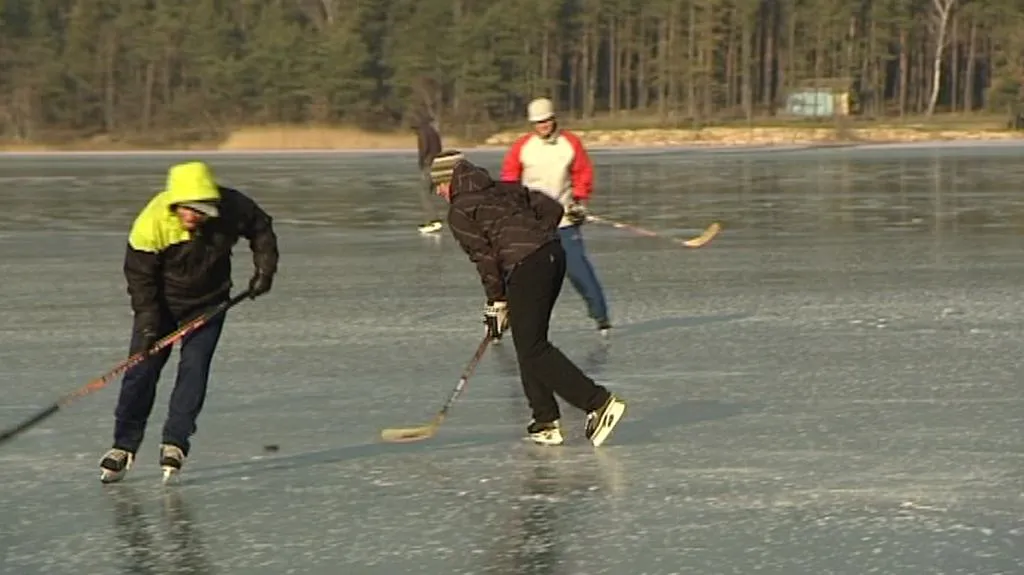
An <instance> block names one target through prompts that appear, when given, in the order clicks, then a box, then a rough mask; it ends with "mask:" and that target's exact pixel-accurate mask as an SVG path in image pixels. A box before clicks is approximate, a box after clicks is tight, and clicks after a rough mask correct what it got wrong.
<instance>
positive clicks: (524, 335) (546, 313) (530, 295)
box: [506, 240, 609, 423]
mask: <svg viewBox="0 0 1024 575" xmlns="http://www.w3.org/2000/svg"><path fill="white" fill-rule="evenodd" d="M564 279H565V252H564V251H563V250H562V245H561V243H560V242H558V241H557V240H556V241H552V242H550V243H548V244H546V245H544V246H542V247H541V248H540V249H538V250H537V251H535V252H534V253H533V254H531V255H529V256H527V257H526V259H524V260H523V261H522V262H521V263H520V264H519V265H518V266H517V267H516V268H515V269H514V270H513V271H512V273H511V274H510V275H509V277H508V281H507V282H506V295H507V297H508V314H509V325H510V326H511V328H512V342H513V344H514V345H515V348H516V356H517V357H518V359H519V376H520V378H521V379H522V382H523V391H524V392H525V393H526V400H527V401H528V402H529V404H530V409H531V410H532V411H533V418H534V419H535V420H537V421H538V422H540V423H550V422H553V421H555V420H556V419H559V411H558V402H556V401H555V396H554V394H558V396H559V397H561V398H562V399H564V400H565V401H567V402H569V404H571V405H572V406H573V407H576V408H577V409H582V410H584V411H593V410H595V409H598V408H600V407H601V406H602V405H604V403H605V402H606V401H607V400H608V397H609V393H608V390H607V389H605V388H604V387H602V386H600V385H597V384H595V383H594V380H592V379H590V378H589V377H587V376H586V375H584V373H583V372H582V371H580V368H578V367H576V364H574V363H573V362H572V361H570V360H569V358H567V357H565V355H564V354H563V353H562V352H561V350H559V349H558V348H557V347H555V346H554V345H552V344H551V342H550V341H548V326H549V324H550V322H551V310H552V309H554V307H555V302H556V301H557V300H558V294H559V292H561V290H562V281H563V280H564Z"/></svg>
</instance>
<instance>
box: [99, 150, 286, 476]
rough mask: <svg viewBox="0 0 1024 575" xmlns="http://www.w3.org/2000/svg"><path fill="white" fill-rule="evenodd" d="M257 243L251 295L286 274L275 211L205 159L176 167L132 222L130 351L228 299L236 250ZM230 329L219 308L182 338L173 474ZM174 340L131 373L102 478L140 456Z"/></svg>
mask: <svg viewBox="0 0 1024 575" xmlns="http://www.w3.org/2000/svg"><path fill="white" fill-rule="evenodd" d="M239 237H245V238H247V239H248V240H249V249H250V250H251V251H252V260H253V265H254V270H253V275H252V279H250V280H249V297H252V298H255V297H256V296H259V295H262V294H265V293H267V292H269V291H270V286H271V283H272V282H273V278H274V274H276V273H277V261H278V251H277V236H276V235H275V233H274V229H273V226H272V224H271V218H270V216H268V215H267V213H266V212H264V211H263V210H262V209H261V208H260V206H259V205H257V204H256V202H254V201H253V200H252V199H251V198H249V197H248V196H246V195H245V194H243V193H242V192H239V191H237V190H234V189H231V188H227V187H223V186H219V185H218V184H217V183H216V182H215V181H214V179H213V174H212V173H211V172H210V169H209V168H208V167H207V166H206V164H204V163H202V162H189V163H185V164H178V165H175V166H173V167H171V169H170V171H169V172H168V174H167V186H166V188H165V190H164V191H162V192H160V193H158V194H156V195H155V196H153V198H152V199H151V200H150V201H149V203H148V204H146V207H145V208H143V209H142V211H141V212H140V213H139V215H138V216H137V217H136V218H135V222H134V223H133V224H132V228H131V232H130V233H129V234H128V245H127V246H126V249H125V255H124V276H125V279H126V280H127V282H128V294H129V295H130V296H131V309H132V311H133V312H134V321H133V322H132V335H131V343H130V344H129V353H130V354H132V355H134V354H136V353H139V352H143V351H146V350H149V349H152V348H153V345H154V344H155V343H156V342H157V341H159V340H160V339H162V338H164V337H166V336H167V335H169V334H170V333H171V332H173V331H175V330H176V329H178V327H180V326H181V325H182V324H183V323H185V322H187V321H189V320H190V319H192V318H193V317H195V316H196V315H198V313H200V312H202V311H205V310H206V309H208V308H209V307H211V306H214V305H217V304H220V303H222V302H224V301H225V300H227V299H228V297H230V296H229V293H228V292H229V291H230V289H231V248H232V246H234V245H235V243H237V242H238V239H239ZM223 327H224V314H220V315H218V316H216V317H215V318H213V319H211V320H210V321H209V322H207V323H206V324H204V325H203V326H202V327H200V328H199V329H197V330H195V331H194V332H192V333H190V334H188V335H186V336H185V337H184V338H183V339H182V340H181V346H180V349H179V352H180V356H181V357H180V358H179V360H178V374H177V379H176V380H175V382H174V389H173V391H172V392H171V400H170V405H169V408H168V412H167V419H166V421H165V422H164V427H163V433H162V437H161V442H160V466H161V467H162V468H163V472H164V480H165V481H167V480H169V479H171V478H172V477H173V476H175V475H176V474H177V473H178V472H179V471H181V467H182V465H183V464H184V462H185V458H186V457H187V456H188V454H189V450H190V448H191V444H190V442H189V438H190V437H191V436H192V434H194V433H195V431H196V419H197V418H198V417H199V413H200V411H202V409H203V402H204V400H205V399H206V386H207V382H208V380H209V378H210V364H211V363H212V362H213V354H214V351H216V349H217V343H218V341H219V340H220V335H221V330H222V328H223ZM170 356H171V349H170V347H167V348H165V349H164V350H162V351H160V352H158V353H157V354H156V355H153V356H150V357H149V358H147V359H146V360H144V361H142V362H141V363H139V364H138V365H135V366H134V367H132V368H130V369H129V370H128V371H126V372H125V374H124V378H123V379H122V381H121V392H120V394H119V395H118V398H117V407H116V409H115V410H114V444H113V446H112V447H111V449H110V450H109V451H107V453H106V454H104V455H103V458H102V459H101V460H100V469H101V475H100V480H101V481H103V482H104V483H111V482H114V481H120V480H121V479H123V478H124V476H125V474H126V473H127V472H128V470H129V469H130V468H131V466H132V463H133V462H134V461H135V454H136V453H137V452H138V450H139V446H140V445H141V444H142V438H143V436H144V435H145V432H146V422H147V421H148V420H149V417H150V412H151V411H152V410H153V401H154V399H155V398H156V384H157V380H159V378H160V372H161V370H163V368H164V365H166V364H167V360H168V359H169V358H170Z"/></svg>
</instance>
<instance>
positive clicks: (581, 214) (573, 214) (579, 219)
mask: <svg viewBox="0 0 1024 575" xmlns="http://www.w3.org/2000/svg"><path fill="white" fill-rule="evenodd" d="M565 217H566V219H568V220H569V223H571V224H572V225H574V226H578V225H581V224H583V223H584V222H586V221H587V206H586V205H585V204H583V203H582V202H580V201H578V200H573V201H572V203H571V204H569V207H568V209H566V210H565Z"/></svg>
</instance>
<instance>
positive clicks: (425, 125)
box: [413, 114, 443, 234]
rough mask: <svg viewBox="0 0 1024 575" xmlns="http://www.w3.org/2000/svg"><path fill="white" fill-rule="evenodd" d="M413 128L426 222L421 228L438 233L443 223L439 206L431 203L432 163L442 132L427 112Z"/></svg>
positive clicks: (427, 231) (438, 147)
mask: <svg viewBox="0 0 1024 575" xmlns="http://www.w3.org/2000/svg"><path fill="white" fill-rule="evenodd" d="M413 129H414V130H416V147H417V149H418V153H419V162H418V163H419V168H420V177H421V185H420V187H419V192H420V204H421V205H422V206H423V222H424V223H423V224H422V225H420V227H419V230H420V233H423V234H432V233H437V232H439V231H441V228H442V225H443V224H442V223H441V219H440V218H439V217H438V216H437V208H435V207H434V206H433V204H431V203H430V202H431V198H433V197H434V184H433V182H431V181H430V164H431V162H433V161H434V158H436V157H437V155H438V154H440V153H441V134H439V133H438V132H437V128H436V127H435V126H434V124H433V122H432V121H431V119H430V117H429V116H427V115H426V114H424V115H422V116H420V118H419V120H417V122H416V124H415V125H414V126H413Z"/></svg>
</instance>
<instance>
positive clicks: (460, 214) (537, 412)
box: [430, 150, 626, 447]
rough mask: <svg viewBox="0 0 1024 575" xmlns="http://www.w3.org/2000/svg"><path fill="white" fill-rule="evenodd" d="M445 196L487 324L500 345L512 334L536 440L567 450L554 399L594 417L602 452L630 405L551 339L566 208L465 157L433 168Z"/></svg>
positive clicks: (441, 159)
mask: <svg viewBox="0 0 1024 575" xmlns="http://www.w3.org/2000/svg"><path fill="white" fill-rule="evenodd" d="M430 176H431V180H432V181H433V183H434V185H435V186H437V193H438V195H440V196H441V197H443V198H444V199H445V200H447V201H448V202H449V207H448V226H449V227H450V228H451V231H452V235H453V236H454V237H455V240H456V241H457V242H458V243H459V245H460V246H461V247H462V249H463V250H464V251H465V252H466V254H467V255H468V256H469V259H470V261H472V262H473V263H475V264H476V268H477V272H478V273H479V275H480V280H481V283H482V284H483V287H484V292H485V295H486V298H487V305H486V307H485V311H484V323H485V324H486V325H487V330H488V333H489V335H490V336H491V337H492V338H495V339H497V338H500V337H501V335H502V333H503V331H504V329H505V326H506V324H507V325H508V326H509V327H510V329H511V330H512V342H513V344H514V345H515V349H516V357H517V359H518V362H519V373H520V378H521V380H522V384H523V391H524V392H525V394H526V399H527V401H528V402H529V404H530V409H531V410H532V412H533V420H532V421H531V422H530V424H529V425H528V426H527V436H528V438H529V439H531V440H533V441H534V442H536V443H539V444H542V445H560V444H561V443H562V442H563V441H564V438H563V437H562V432H561V428H560V425H559V418H560V412H559V407H558V402H557V401H556V400H555V396H554V394H558V395H559V396H560V397H562V398H563V399H564V400H565V401H567V402H568V403H570V404H571V405H573V406H574V407H576V408H577V409H581V410H583V411H585V412H586V413H587V418H586V427H585V435H586V437H587V439H589V440H590V441H591V443H593V444H594V446H595V447H596V446H600V445H601V444H602V443H604V441H605V440H606V439H607V438H608V436H609V435H610V434H611V432H612V429H614V427H615V425H616V424H618V422H619V419H620V418H621V417H622V415H623V414H624V413H625V409H626V404H625V402H623V401H622V400H620V399H618V398H616V397H615V396H614V395H613V394H612V393H610V392H609V391H608V390H607V389H606V388H604V387H602V386H600V385H598V384H596V383H594V381H593V380H592V379H590V378H589V377H587V376H586V375H585V374H584V373H583V372H582V371H580V369H579V368H578V367H577V366H576V365H575V364H574V363H573V362H572V361H571V360H569V358H567V357H566V356H565V355H564V354H563V353H562V352H561V350H559V349H558V348H557V347H555V346H554V345H553V344H552V343H551V341H549V339H548V327H549V324H550V322H551V310H552V309H553V308H554V306H555V302H556V301H557V299H558V295H559V293H560V291H561V289H562V282H563V280H564V278H565V252H564V251H563V249H562V245H561V242H560V240H559V236H558V230H557V227H558V222H559V221H560V220H561V219H562V215H563V211H564V208H563V207H562V206H561V204H559V203H558V202H557V201H555V200H553V199H552V198H551V197H549V196H548V195H546V194H544V193H542V192H537V191H533V190H530V189H528V188H525V187H523V186H521V185H519V184H518V183H513V182H495V181H494V180H492V179H491V176H490V174H488V173H487V171H486V170H484V169H482V168H479V167H477V166H475V165H473V164H472V163H470V162H469V161H468V160H466V159H465V156H464V155H463V154H462V153H461V152H459V151H457V150H449V151H445V152H442V153H441V154H439V155H438V156H437V158H435V159H434V161H433V163H432V165H431V173H430Z"/></svg>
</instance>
